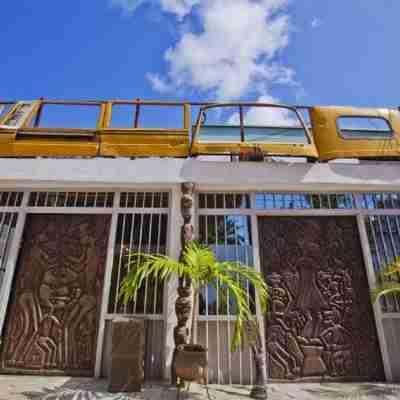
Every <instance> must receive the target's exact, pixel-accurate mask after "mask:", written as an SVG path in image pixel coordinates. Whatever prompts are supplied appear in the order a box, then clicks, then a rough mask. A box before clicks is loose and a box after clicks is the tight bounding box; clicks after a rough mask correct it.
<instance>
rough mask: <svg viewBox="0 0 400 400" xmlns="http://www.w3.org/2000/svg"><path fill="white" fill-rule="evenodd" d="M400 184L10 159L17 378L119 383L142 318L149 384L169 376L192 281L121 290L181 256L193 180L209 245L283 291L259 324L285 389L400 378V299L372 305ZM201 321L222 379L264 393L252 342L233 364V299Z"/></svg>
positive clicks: (1, 215) (10, 300)
mask: <svg viewBox="0 0 400 400" xmlns="http://www.w3.org/2000/svg"><path fill="white" fill-rule="evenodd" d="M188 125H189V124H188V123H186V126H188ZM23 140H25V138H24V139H23ZM207 151H209V149H208V150H207ZM399 171H400V167H399V164H398V162H397V161H381V160H374V161H371V160H369V161H362V162H358V163H349V162H344V161H342V162H340V161H338V162H330V163H318V162H317V163H312V162H296V160H292V159H288V158H286V159H269V161H265V162H254V161H243V158H242V159H241V160H240V161H234V160H223V159H217V158H216V157H213V158H203V159H201V158H191V157H186V158H177V157H175V158H173V157H165V158H160V157H147V158H136V159H131V158H128V157H115V158H112V159H108V158H105V157H93V158H76V157H75V158H71V157H68V158H54V157H50V156H48V155H47V156H46V158H43V157H34V158H33V156H31V158H22V157H16V156H15V155H14V156H13V157H12V158H2V159H0V267H1V270H0V284H1V286H0V308H1V312H0V329H1V332H2V338H3V340H2V353H1V369H2V371H3V372H5V373H20V372H25V373H26V372H28V373H45V374H60V373H64V374H72V375H79V376H85V375H89V376H92V375H94V376H107V375H108V370H109V365H110V345H111V321H112V320H113V319H114V318H116V317H120V316H131V317H136V318H143V319H145V324H146V351H145V354H146V357H145V371H146V372H145V373H146V379H147V380H160V379H168V378H169V374H170V366H171V360H172V352H173V349H174V342H173V328H174V326H175V325H176V316H175V311H174V306H175V299H176V296H177V294H176V289H177V282H176V281H171V282H169V283H168V284H167V285H162V284H160V282H152V281H146V282H145V283H144V285H143V287H142V289H141V291H140V294H139V296H138V298H137V300H136V301H135V302H132V303H131V304H127V305H124V304H122V303H121V301H120V299H119V284H120V282H121V280H122V279H123V277H124V275H125V274H126V272H127V271H128V270H129V265H127V263H126V254H127V251H129V250H139V251H144V252H156V253H161V254H168V255H170V256H173V257H178V256H179V254H180V251H181V248H180V246H181V241H180V235H181V226H182V223H183V221H182V216H181V213H180V203H181V197H182V190H181V185H182V183H185V182H190V183H193V184H194V188H195V203H194V218H193V225H194V229H195V237H196V238H198V239H199V240H200V241H201V242H203V243H205V244H207V245H208V246H210V247H211V248H212V249H213V250H214V251H215V253H216V255H217V257H218V258H219V259H221V260H239V261H241V262H242V263H244V264H246V265H249V266H250V267H254V268H256V269H257V270H258V271H260V272H261V273H262V274H263V275H264V277H265V279H266V280H267V282H268V284H269V287H270V310H269V313H268V315H263V314H262V312H261V310H260V307H259V305H258V304H257V302H255V307H254V312H255V313H257V316H258V320H259V323H260V326H261V328H262V341H263V346H264V348H265V352H266V357H267V368H268V374H269V377H270V378H271V379H277V380H295V379H297V380H350V379H352V380H355V379H356V380H387V381H396V380H399V379H400V362H399V360H400V357H399V355H400V341H399V340H398V337H399V335H400V319H399V316H400V313H399V312H400V300H399V299H398V298H397V297H388V298H385V299H384V300H383V301H382V302H381V303H380V304H374V305H373V304H371V300H370V289H372V288H373V287H374V286H375V285H376V282H377V273H378V272H379V270H380V269H381V268H382V267H383V266H384V265H386V264H387V263H388V262H390V261H392V260H393V259H394V258H395V257H396V256H399V255H400V177H399ZM217 284H218V283H217ZM247 291H248V296H249V298H254V290H253V288H252V287H251V286H250V285H248V287H247ZM199 313H200V316H199V320H198V323H197V326H196V330H195V336H196V338H197V341H198V342H199V343H202V344H204V345H205V346H206V347H207V348H208V357H209V370H208V381H209V382H210V383H221V384H234V383H243V384H244V383H247V384H250V383H252V382H253V381H254V378H255V376H254V372H255V371H254V365H253V358H252V354H251V351H250V349H249V347H248V346H247V344H246V343H244V344H243V346H241V347H240V348H239V349H238V350H237V351H236V352H234V353H231V352H230V351H229V343H230V339H231V337H232V335H233V325H234V320H235V306H234V304H233V303H232V302H231V301H229V297H228V300H226V299H221V298H220V296H219V292H218V291H216V290H215V289H214V288H212V287H208V288H205V289H204V290H203V291H202V293H201V296H200V301H199Z"/></svg>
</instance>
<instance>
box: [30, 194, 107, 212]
mask: <svg viewBox="0 0 400 400" xmlns="http://www.w3.org/2000/svg"><path fill="white" fill-rule="evenodd" d="M113 202H114V193H112V192H108V193H107V192H32V193H31V194H30V196H29V202H28V206H29V207H68V208H77V207H84V208H93V207H100V208H111V207H113Z"/></svg>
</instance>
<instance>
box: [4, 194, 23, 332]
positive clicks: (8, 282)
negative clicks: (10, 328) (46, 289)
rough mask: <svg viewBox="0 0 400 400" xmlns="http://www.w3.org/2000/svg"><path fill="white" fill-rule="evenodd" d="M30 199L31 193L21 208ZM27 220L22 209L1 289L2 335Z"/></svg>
mask: <svg viewBox="0 0 400 400" xmlns="http://www.w3.org/2000/svg"><path fill="white" fill-rule="evenodd" d="M28 199H29V192H25V193H24V197H23V200H22V204H21V207H26V206H27V204H28ZM25 219H26V212H25V211H24V210H23V209H21V211H20V212H19V214H18V220H17V225H16V227H15V233H14V238H13V241H12V243H11V247H10V252H9V255H8V257H7V264H6V271H5V274H4V279H3V284H2V288H1V289H2V290H1V293H0V300H1V301H0V334H1V333H2V331H3V327H4V321H5V316H6V309H7V305H8V301H9V297H10V293H11V287H12V280H13V277H14V272H15V268H16V263H17V257H18V252H19V247H20V243H21V241H22V235H23V229H24V225H25Z"/></svg>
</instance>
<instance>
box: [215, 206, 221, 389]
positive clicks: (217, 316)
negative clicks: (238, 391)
mask: <svg viewBox="0 0 400 400" xmlns="http://www.w3.org/2000/svg"><path fill="white" fill-rule="evenodd" d="M214 200H215V201H216V199H214ZM215 205H216V203H215ZM214 223H215V249H217V246H218V217H217V216H214ZM216 324H217V371H218V381H217V383H218V384H220V383H221V381H220V376H221V355H220V345H219V339H220V337H219V279H217V290H216Z"/></svg>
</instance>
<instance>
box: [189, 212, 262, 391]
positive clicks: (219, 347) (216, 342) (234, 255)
mask: <svg viewBox="0 0 400 400" xmlns="http://www.w3.org/2000/svg"><path fill="white" fill-rule="evenodd" d="M199 238H200V240H201V241H202V242H203V243H205V244H207V245H208V246H209V247H210V248H211V249H213V250H214V252H215V254H216V256H217V257H218V259H220V260H235V261H240V262H241V263H243V264H245V265H249V266H252V265H253V248H252V237H251V226H250V217H248V216H235V215H218V216H214V215H200V217H199ZM216 287H217V288H219V282H216ZM247 294H248V297H249V299H252V300H253V301H252V304H254V288H253V287H252V286H250V285H249V284H247ZM223 297H224V298H221V295H220V292H219V291H218V290H217V289H216V288H215V287H214V286H211V285H210V286H208V287H207V288H205V289H204V290H203V291H202V292H201V294H200V301H199V313H200V316H199V322H198V328H197V329H198V331H197V336H198V341H199V343H202V344H203V345H204V346H205V347H207V348H208V357H209V360H208V362H209V368H208V381H209V382H210V383H219V384H224V383H225V384H226V383H229V384H232V383H240V384H245V383H252V382H253V378H254V376H253V370H254V367H253V357H252V353H251V350H250V348H249V347H248V346H246V345H242V346H241V347H240V348H239V349H238V350H237V351H236V352H234V353H232V352H231V351H230V348H229V347H230V343H231V339H232V337H233V331H234V321H235V304H234V302H233V301H232V300H233V299H231V298H229V292H226V293H225V295H224V296H223ZM253 311H254V312H255V307H254V308H253Z"/></svg>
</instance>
